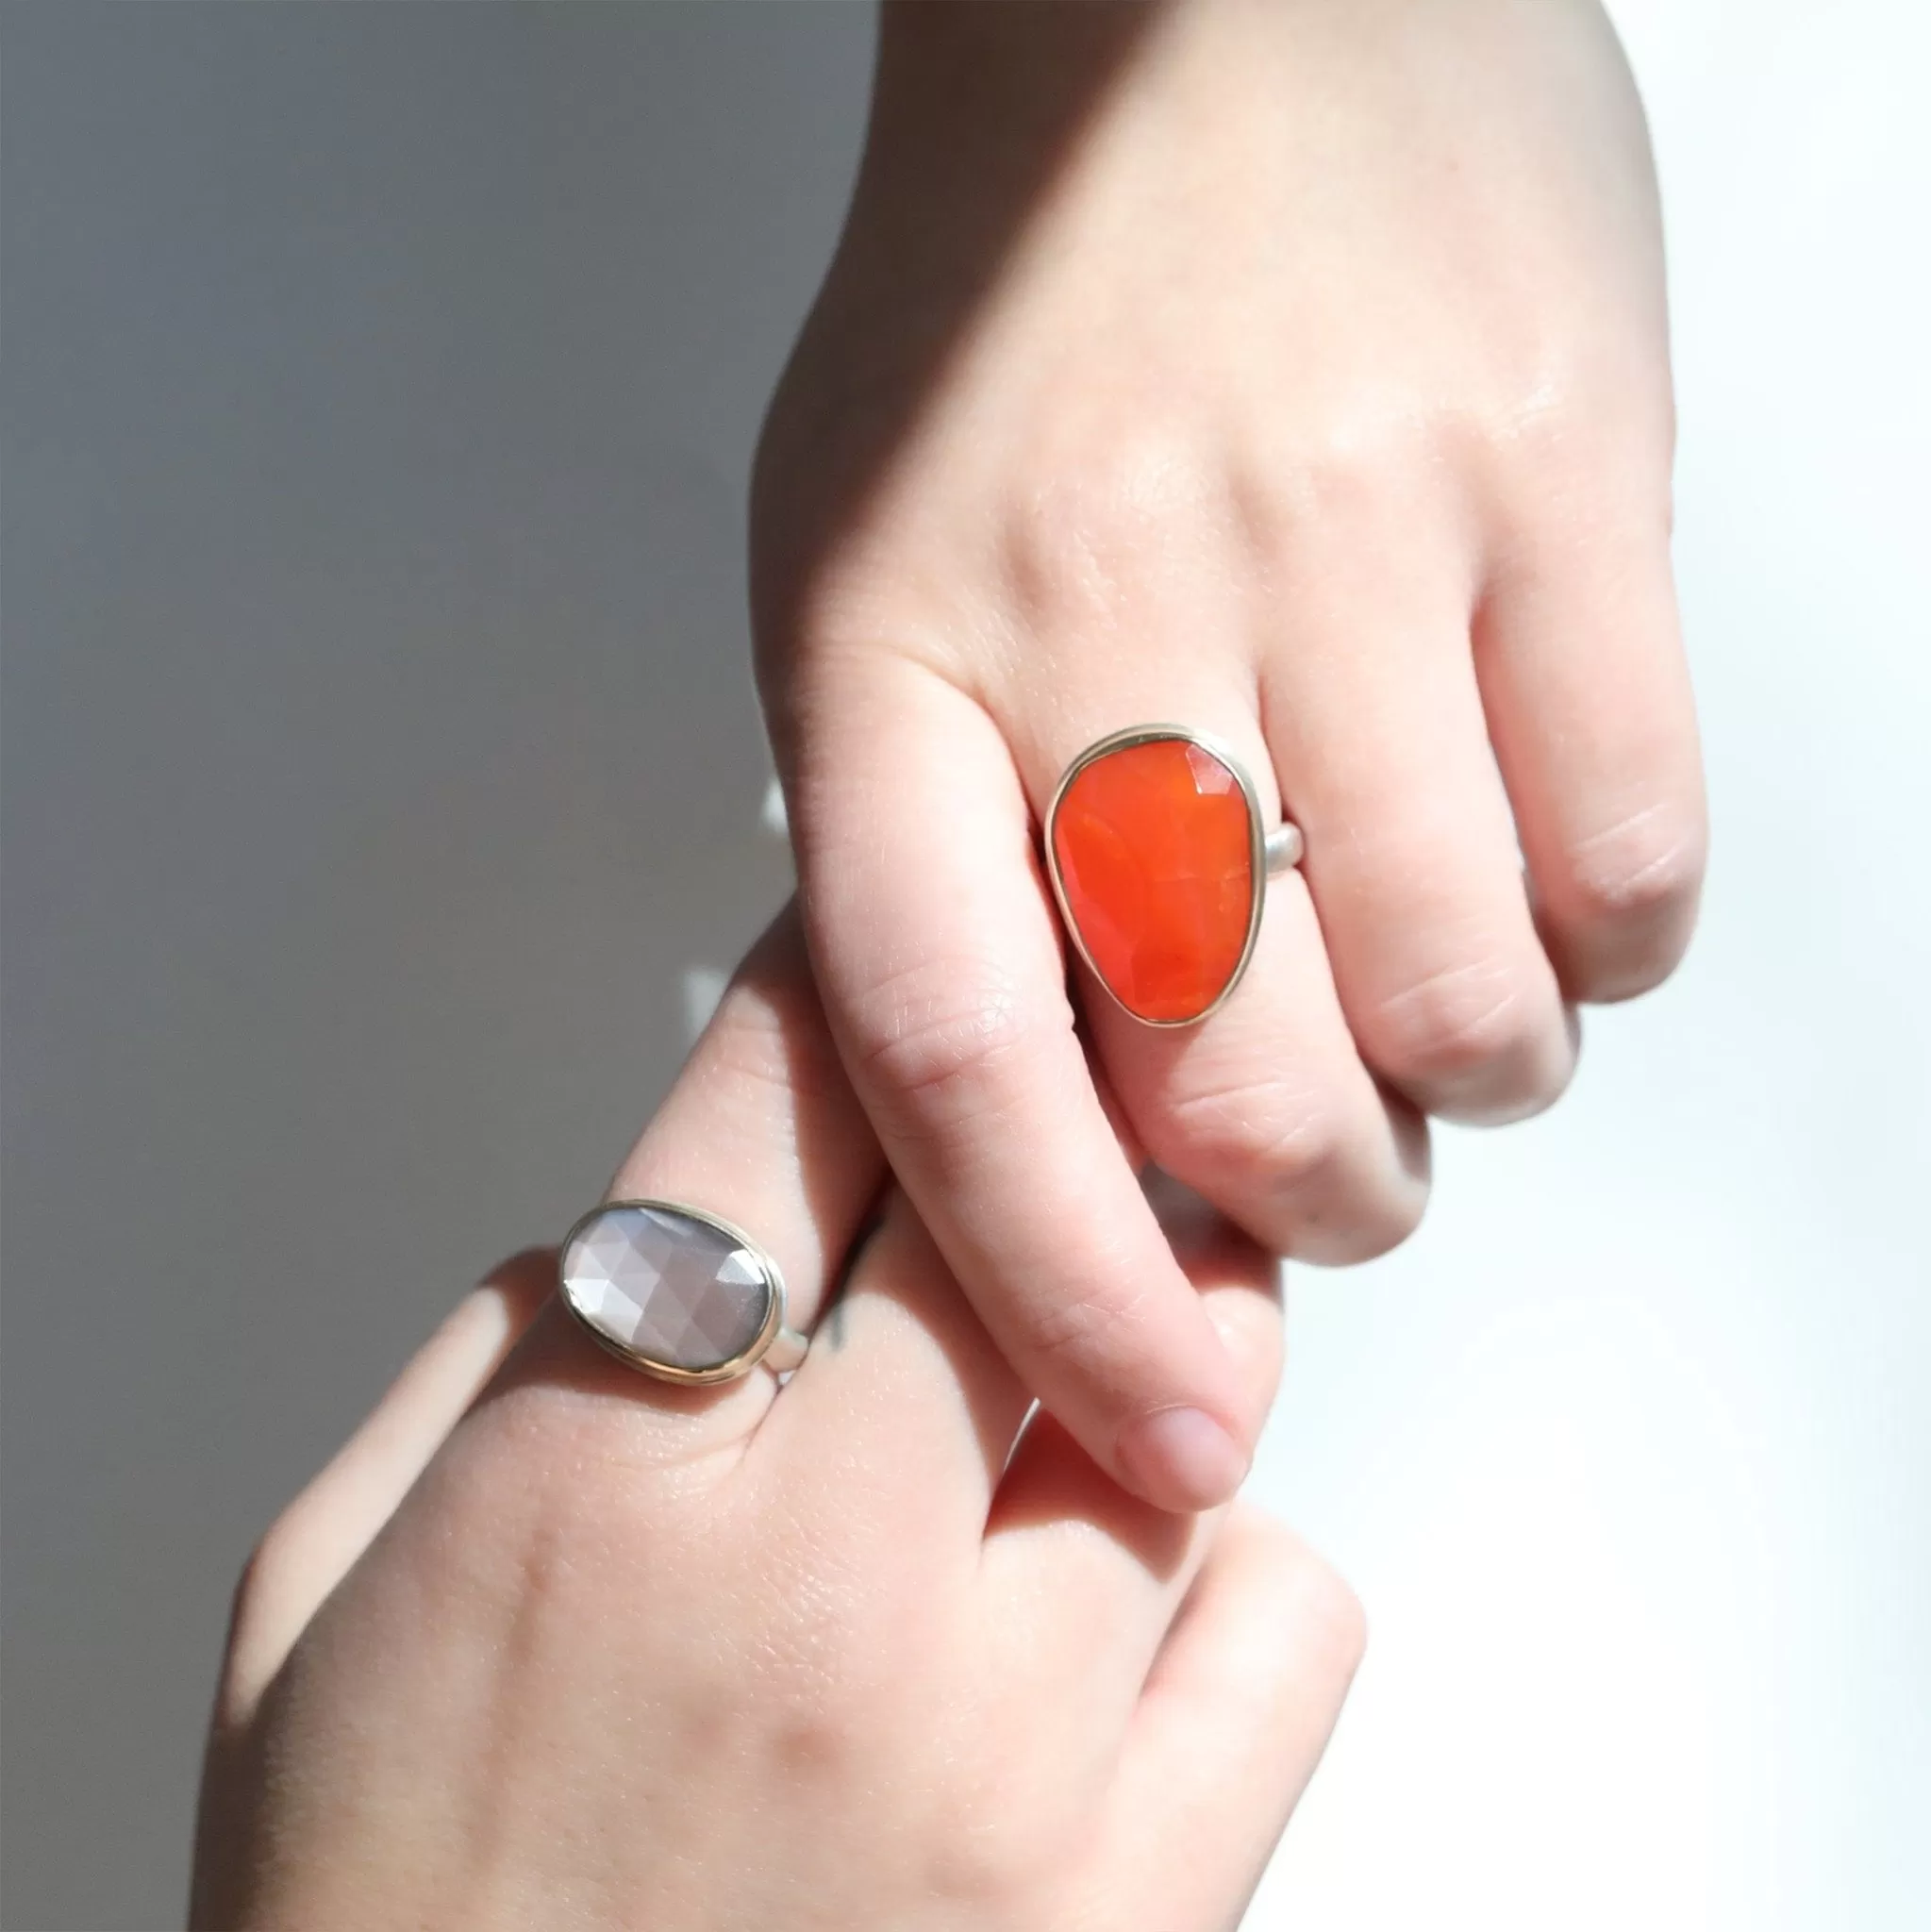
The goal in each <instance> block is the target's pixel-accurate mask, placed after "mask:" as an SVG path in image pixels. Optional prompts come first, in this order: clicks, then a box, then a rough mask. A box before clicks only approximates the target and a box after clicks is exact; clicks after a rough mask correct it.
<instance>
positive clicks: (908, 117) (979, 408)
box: [752, 0, 1705, 1508]
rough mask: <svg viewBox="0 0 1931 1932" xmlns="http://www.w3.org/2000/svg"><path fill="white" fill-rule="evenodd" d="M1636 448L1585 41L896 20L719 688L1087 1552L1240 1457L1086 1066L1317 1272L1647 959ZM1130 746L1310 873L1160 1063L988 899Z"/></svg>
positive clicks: (1699, 842)
mask: <svg viewBox="0 0 1931 1932" xmlns="http://www.w3.org/2000/svg"><path fill="white" fill-rule="evenodd" d="M1672 445H1673V413H1672V402H1671V391H1670V376H1669V360H1668V341H1667V325H1666V316H1665V305H1664V286H1663V274H1662V253H1661V246H1660V239H1659V226H1658V219H1657V209H1656V192H1655V185H1654V179H1653V175H1652V170H1651V164H1650V158H1649V153H1648V148H1647V142H1646V138H1645V133H1644V128H1643V124H1642V117H1641V111H1640V105H1639V103H1638V101H1637V98H1636V94H1635V92H1634V89H1633V87H1632V85H1631V83H1630V79H1629V76H1628V74H1627V72H1626V69H1625V67H1624V65H1623V60H1622V58H1621V54H1620V51H1619V49H1618V47H1617V45H1616V42H1615V40H1614V37H1613V35H1612V33H1611V31H1610V29H1609V27H1608V25H1607V24H1606V20H1605V19H1604V17H1603V15H1602V14H1601V12H1600V11H1599V10H1598V8H1596V7H1595V6H1593V5H1589V4H1583V0H1173V4H1168V5H1163V6H1146V7H1141V6H1127V5H1116V6H1108V7H1102V8H1094V7H1090V6H1074V7H1060V6H1057V5H1050V4H1044V0H1039V4H1029V5H1027V6H1024V7H992V6H973V5H968V6H964V7H957V6H953V5H948V4H938V0H916V4H914V0H906V4H899V5H891V4H888V6H887V8H886V10H885V15H884V26H883V35H882V44H881V54H880V62H879V72H878V79H877V85H876V91H875V98H874V115H873V124H872V127H871V132H870V138H869V142H868V146H867V150H866V154H865V158H864V161H863V165H862V168H861V171H860V175H859V178H858V181H857V188H856V191H855V193H854V197H853V203H852V208H851V213H850V217H849V221H848V225H847V227H846V230H845V233H844V236H843V239H842V241H841V245H840V248H839V250H838V254H837V257H836V259H835V260H834V262H833V264H832V266H831V269H830V271H829V274H828V275H827V277H826V280H825V283H824V289H823V291H822V292H821V294H820V296H819V299H818V302H817V305H816V307H815V308H814V309H813V312H812V314H811V316H810V318H809V321H808V322H807V325H806V327H805V330H804V332H803V335H802V338H801V340H800V341H799V343H798V346H797V348H796V351H795V353H794V355H793V358H792V359H791V364H790V367H789V368H788V370H787V373H786V375H785V376H784V379H783V381H782V383H781V385H780V388H779V391H778V392H777V395H776V397H775V399H774V403H773V405H772V408H771V412H770V416H769V420H768V423H767V425H766V429H765V433H764V438H763V441H762V446H761V449H760V453H759V458H758V463H757V475H756V478H755V487H754V492H753V546H752V548H753V555H752V564H753V590H754V613H755V620H756V632H757V662H758V671H759V678H760V686H761V690H762V692H763V696H764V701H765V706H766V709H767V714H768V717H769V720H770V724H771V728H772V735H773V741H774V745H775V747H776V750H777V755H778V759H779V766H780V771H781V774H782V776H783V779H784V784H785V788H786V793H787V798H788V803H789V807H790V813H791V827H792V832H793V836H794V840H795V842H796V846H797V852H798V858H799V865H800V875H801V881H802V892H803V904H804V908H805V917H806V924H807V931H808V936H809V943H810V949H811V956H812V959H813V963H814V966H815V970H816V973H817V975H818V980H819V984H820V986H821V987H822V989H823V992H824V1000H825V1003H826V1007H827V1009H828V1012H829V1015H830V1021H831V1026H832V1032H833V1035H834V1037H835V1040H836V1042H837V1046H838V1050H839V1053H840V1056H841V1059H842V1062H843V1064H844V1066H845V1068H846V1069H847V1071H848V1073H849V1074H850V1077H851V1081H852V1084H853V1086H854V1087H855V1088H856V1090H857V1093H858V1095H859V1097H860V1100H861V1102H862V1104H863V1106H864V1108H865V1110H866V1113H867V1115H868V1116H869V1118H870V1120H871V1122H872V1124H873V1125H874V1129H875V1130H876V1133H877V1135H878V1137H879V1140H880V1141H881V1142H882V1143H883V1145H884V1148H885V1150H886V1153H887V1155H888V1157H889V1158H890V1160H891V1166H892V1169H893V1171H894V1172H895V1174H897V1176H898V1178H899V1180H900V1181H901V1183H902V1184H903V1186H904V1188H905V1190H906V1191H907V1195H908V1196H909V1197H910V1199H911V1201H912V1202H913V1204H914V1205H915V1206H916V1208H917V1209H918V1211H919V1214H920V1216H921V1218H922V1219H923V1221H924V1224H925V1225H926V1226H927V1227H928V1228H929V1229H930V1231H931V1234H932V1237H933V1239H934V1240H935V1241H936V1242H937V1244H938V1247H939V1249H940V1252H941V1254H942V1255H943V1257H944V1258H945V1260H946V1262H947V1264H948V1266H949V1267H950V1268H951V1270H952V1271H953V1272H954V1274H956V1275H957V1278H958V1280H959V1281H960V1283H961V1284H962V1285H963V1287H964V1290H965V1291H966V1293H967V1294H968V1295H969V1296H970V1297H971V1299H972V1302H973V1304H974V1307H975V1309H976V1310H977V1312H978V1315H979V1316H980V1318H981V1320H982V1321H983V1322H984V1324H985V1325H986V1328H987V1329H988V1331H989V1332H990V1334H991V1336H992V1337H993V1339H994V1341H996V1342H997V1344H998V1346H999V1347H1000V1349H1001V1350H1002V1351H1003V1353H1004V1354H1005V1356H1006V1357H1007V1360H1008V1361H1009V1362H1010V1363H1011V1364H1012V1366H1013V1368H1014V1370H1015V1371H1016V1373H1017V1374H1018V1375H1019V1377H1020V1379H1021V1381H1022V1382H1023V1384H1024V1386H1025V1387H1026V1388H1028V1389H1030V1390H1032V1391H1035V1392H1036V1393H1037V1394H1038V1395H1039V1396H1040V1398H1041V1399H1042V1400H1043V1401H1044V1403H1045V1404H1046V1405H1047V1407H1049V1408H1050V1409H1051V1410H1052V1412H1053V1413H1054V1415H1055V1416H1056V1417H1057V1418H1058V1419H1059V1421H1060V1422H1062V1423H1063V1424H1064V1425H1065V1426H1066V1427H1067V1428H1068V1429H1070V1430H1071V1432H1072V1433H1073V1435H1074V1437H1075V1438H1076V1439H1077V1441H1079V1442H1080V1443H1081V1444H1082V1445H1083V1446H1084V1447H1085V1449H1086V1450H1087V1451H1088V1453H1089V1454H1090V1456H1091V1457H1093V1458H1094V1460H1095V1461H1096V1462H1097V1463H1098V1464H1099V1465H1100V1466H1101V1467H1102V1468H1104V1469H1105V1470H1107V1473H1108V1474H1111V1475H1112V1476H1113V1477H1114V1478H1115V1479H1116V1480H1118V1481H1119V1482H1121V1483H1122V1484H1124V1486H1125V1487H1127V1488H1128V1489H1131V1490H1133V1491H1136V1492H1137V1493H1139V1494H1140V1495H1142V1496H1145V1497H1147V1498H1150V1499H1152V1500H1153V1501H1155V1502H1157V1503H1159V1504H1162V1505H1164V1506H1167V1507H1176V1508H1184V1507H1199V1506H1204V1505H1208V1504H1213V1503H1217V1502H1220V1501H1222V1500H1224V1498H1225V1497H1226V1496H1227V1495H1229V1494H1230V1493H1231V1492H1232V1491H1233V1490H1234V1488H1235V1487H1236V1486H1237V1485H1238V1483H1239V1481H1240V1476H1241V1474H1243V1472H1244V1470H1245V1468H1246V1465H1247V1460H1248V1457H1249V1454H1250V1452H1251V1448H1252V1443H1253V1441H1254V1432H1255V1429H1256V1428H1257V1424H1258V1421H1259V1412H1258V1410H1257V1408H1256V1407H1255V1406H1254V1405H1253V1404H1252V1403H1251V1402H1249V1401H1247V1400H1246V1399H1245V1396H1244V1392H1243V1390H1242V1388H1241V1385H1240V1376H1239V1373H1238V1371H1237V1368H1236V1366H1235V1364H1234V1363H1233V1362H1232V1361H1231V1359H1230V1358H1229V1357H1228V1355H1227V1353H1226V1351H1225V1349H1224V1347H1223V1346H1222V1344H1221V1342H1220V1341H1219V1339H1218V1338H1217V1336H1216V1335H1215V1333H1214V1330H1213V1325H1212V1324H1211V1322H1210V1321H1209V1320H1208V1319H1207V1313H1206V1311H1205V1309H1204V1307H1203V1306H1202V1304H1201V1301H1200V1298H1199V1297H1198V1296H1197V1295H1196V1294H1195V1293H1194V1292H1192V1291H1191V1288H1190V1284H1189V1282H1188V1281H1187V1279H1186V1276H1185V1274H1184V1271H1183V1270H1182V1269H1181V1267H1180V1266H1179V1264H1178V1263H1177V1261H1176V1260H1175V1258H1174V1256H1173V1255H1172V1253H1171V1252H1170V1251H1169V1248H1168V1245H1167V1243H1166V1241H1164V1240H1163V1238H1162V1236H1161V1233H1160V1230H1159V1228H1158V1226H1157V1223H1156V1220H1155V1217H1154V1215H1153V1214H1152V1213H1151V1212H1150V1210H1149V1209H1148V1208H1147V1206H1146V1205H1145V1203H1144V1201H1143V1200H1142V1198H1141V1196H1140V1191H1139V1190H1138V1188H1137V1186H1136V1184H1135V1175H1134V1173H1133V1170H1132V1167H1131V1164H1130V1163H1129V1162H1128V1161H1127V1160H1126V1159H1125V1158H1123V1157H1122V1154H1121V1152H1120V1145H1119V1141H1118V1139H1117V1137H1116V1134H1115V1132H1114V1123H1113V1122H1111V1121H1109V1118H1108V1113H1107V1103H1106V1102H1105V1101H1104V1100H1103V1097H1102V1094H1101V1091H1100V1088H1099V1086H1098V1085H1096V1082H1095V1078H1094V1076H1093V1074H1092V1073H1091V1072H1090V1066H1091V1067H1096V1068H1097V1069H1098V1070H1099V1073H1100V1074H1101V1075H1102V1076H1103V1079H1104V1081H1105V1082H1106V1083H1107V1084H1108V1085H1109V1086H1110V1089H1111V1091H1112V1093H1113V1094H1114V1095H1116V1096H1117V1107H1118V1109H1119V1111H1120V1113H1121V1115H1122V1116H1123V1117H1124V1121H1125V1123H1126V1124H1129V1125H1130V1127H1131V1129H1132V1132H1133V1134H1134V1136H1135V1137H1136V1139H1137V1141H1139V1142H1140V1144H1142V1145H1143V1146H1144V1147H1145V1148H1146V1149H1148V1150H1149V1151H1150V1152H1151V1154H1152V1155H1153V1156H1154V1158H1157V1160H1158V1161H1159V1163H1160V1164H1161V1165H1162V1166H1163V1167H1164V1168H1165V1169H1166V1170H1168V1171H1169V1172H1170V1173H1172V1174H1175V1175H1177V1176H1179V1177H1180V1178H1181V1179H1183V1180H1184V1181H1186V1182H1187V1183H1188V1184H1190V1186H1191V1187H1192V1188H1194V1189H1196V1190H1198V1191H1200V1192H1201V1193H1202V1194H1204V1195H1205V1196H1206V1197H1207V1199H1208V1200H1210V1201H1211V1202H1212V1203H1213V1204H1214V1205H1215V1206H1216V1207H1218V1208H1220V1209H1222V1210H1223V1211H1224V1213H1226V1214H1227V1215H1228V1216H1230V1217H1231V1218H1232V1219H1233V1220H1234V1221H1235V1222H1237V1223H1238V1224H1240V1226H1241V1227H1242V1228H1244V1229H1245V1230H1246V1231H1247V1232H1248V1233H1249V1234H1250V1235H1252V1236H1253V1237H1254V1239H1256V1240H1257V1241H1259V1242H1261V1243H1262V1244H1263V1245H1265V1246H1267V1247H1269V1248H1271V1249H1273V1250H1276V1251H1279V1252H1282V1253H1286V1254H1289V1255H1292V1256H1297V1257H1304V1258H1307V1259H1309V1260H1316V1261H1323V1262H1343V1261H1350V1260H1357V1259H1361V1258H1365V1257H1370V1256H1373V1255H1375V1254H1378V1253H1380V1252H1382V1251H1384V1250H1385V1249H1387V1248H1389V1247H1390V1246H1391V1245H1392V1244H1394V1243H1396V1242H1397V1241H1401V1240H1402V1239H1403V1238H1404V1237H1405V1236H1406V1235H1407V1233H1408V1232H1409V1231H1410V1230H1411V1229H1412V1228H1413V1227H1414V1225H1415V1224H1416V1222H1417V1220H1418V1218H1419V1216H1420V1214H1421V1212H1422V1209H1423V1202H1424V1198H1425V1194H1426V1189H1427V1174H1428V1162H1427V1140H1426V1126H1425V1117H1426V1116H1427V1115H1430V1114H1433V1115H1438V1116H1440V1117H1442V1118H1445V1119H1451V1120H1457V1121H1473V1122H1501V1121H1507V1120H1512V1119H1516V1118H1519V1117H1521V1116H1523V1115H1526V1114H1530V1113H1533V1112H1535V1111H1536V1110H1537V1109H1539V1108H1543V1107H1545V1106H1547V1105H1548V1104H1549V1103H1550V1102H1552V1101H1553V1100H1554V1099H1555V1098H1556V1096H1557V1094H1559V1092H1560V1091H1562V1088H1563V1086H1564V1084H1565V1083H1566V1082H1567V1080H1568V1079H1569V1077H1570V1074H1571V1073H1572V1071H1573V1066H1574V1062H1575V1055H1576V1050H1577V1043H1578V1037H1579V1036H1578V1029H1577V1026H1576V1024H1575V1017H1574V1009H1575V1007H1576V1005H1577V1004H1578V1003H1581V1002H1588V1001H1602V1000H1618V999H1623V998H1626V997H1628V996H1630V995H1632V994H1636V993H1640V992H1641V991H1644V990H1646V989H1648V988H1650V987H1652V986H1654V985H1656V983H1657V982H1658V981H1659V980H1660V979H1662V978H1663V977H1664V976H1665V975H1666V974H1668V973H1669V972H1670V971H1671V969H1672V968H1673V965H1674V964H1675V962H1676V960H1677V959H1678V958H1679V957H1680V955H1681V953H1682V951H1683V949H1684V947H1685V945H1686V943H1687V941H1688V938H1689V934H1690V926H1691V924H1692V921H1693V917H1694V911H1695V905H1696V899H1697V893H1698V889H1699V884H1700V880H1701V876H1702V870H1703V856H1704V846H1705V815H1704V804H1703V793H1702V784H1701V777H1700V773H1699V765H1698V754H1697V744H1696V732H1695V723H1694V717H1693V712H1692V707H1691V700H1690V687H1689V682H1688V678H1687V675H1686V672H1685V667H1684V662H1683V658H1682V654H1681V650H1680V647H1679V641H1678V636H1677V625H1676V614H1675V605H1674V594H1673V583H1672V575H1671V565H1670V558H1669V527H1670V469H1671V460H1672ZM1153 720H1161V721H1178V722H1182V723H1185V724H1190V725H1192V726H1194V727H1196V728H1199V729H1202V730H1206V731H1208V732H1211V733H1213V734H1215V735H1217V736H1218V737H1220V738H1221V739H1223V740H1224V741H1227V742H1228V743H1230V744H1231V745H1232V746H1233V747H1234V748H1235V750H1236V751H1237V752H1238V753H1239V755H1240V758H1242V760H1243V761H1244V762H1245V764H1246V765H1247V767H1248V769H1249V771H1250V772H1251V773H1252V774H1253V775H1254V777H1255V780H1256V782H1257V786H1258V787H1259V790H1260V791H1261V794H1262V797H1263V801H1264V806H1265V809H1266V812H1267V814H1268V817H1269V822H1270V823H1273V821H1274V819H1275V818H1276V817H1277V815H1278V814H1279V813H1280V811H1281V810H1282V808H1283V805H1284V803H1285V808H1286V809H1287V810H1288V811H1289V812H1290V815H1291V816H1292V817H1293V818H1294V819H1295V820H1296V821H1297V822H1298V823H1299V824H1301V825H1302V826H1303V827H1304V829H1305V831H1306V833H1307V861H1306V864H1305V866H1304V868H1303V869H1302V871H1301V872H1300V873H1299V874H1293V875H1290V876H1289V877H1287V878H1284V879H1280V880H1277V881H1276V882H1275V883H1274V885H1273V889H1272V891H1271V892H1270V894H1269V900H1268V908H1267V912H1266V916H1265V919H1264V921H1263V924H1262V928H1261V933H1260V939H1259V943H1258V949H1257V955H1256V957H1255V959H1254V961H1253V964H1252V966H1251V967H1250V969H1249V972H1248V974H1247V977H1246V978H1245V980H1244V981H1243V982H1242V984H1241V985H1240V988H1239V990H1238V991H1236V993H1235V995H1234V996H1233V998H1232V999H1231V1000H1230V1001H1229V1002H1228V1003H1227V1004H1226V1006H1225V1007H1224V1008H1222V1009H1221V1011H1220V1012H1218V1013H1217V1014H1216V1015H1214V1016H1213V1017H1212V1018H1211V1019H1209V1020H1208V1021H1207V1022H1206V1023H1205V1024H1201V1025H1200V1026H1198V1027H1195V1028H1192V1029H1190V1030H1187V1031H1184V1032H1179V1033H1169V1032H1156V1031H1153V1030H1150V1029H1146V1028H1142V1027H1140V1026H1138V1025H1136V1024H1134V1023H1133V1022H1131V1021H1130V1020H1129V1019H1127V1018H1125V1017H1124V1016H1123V1015H1122V1014H1121V1013H1119V1012H1118V1011H1117V1010H1115V1009H1114V1008H1112V1007H1111V1005H1110V1003H1109V1002H1107V1000H1106V999H1105V998H1104V996H1102V995H1099V994H1097V993H1096V992H1095V991H1094V989H1092V988H1091V987H1090V985H1088V984H1086V983H1085V982H1084V980H1083V979H1081V978H1079V977H1078V976H1075V978H1074V982H1073V984H1072V985H1071V986H1070V987H1069V983H1068V979H1067V961H1066V957H1065V953H1064V949H1063V946H1062V943H1061V941H1060V937H1059V933H1058V928H1057V922H1056V918H1055V915H1054V912H1053V908H1052V906H1051V903H1050V898H1049V895H1048V894H1047V893H1046V891H1044V889H1043V887H1042V883H1041V878H1040V867H1039V861H1038V858H1037V850H1036V841H1037V825H1038V823H1039V821H1040V817H1041V815H1042V813H1043V811H1044V808H1045V806H1046V804H1047V802H1048V800H1049V799H1050V797H1051V794H1052V791H1053V789H1054V785H1055V783H1056V781H1057V776H1058V774H1059V773H1060V772H1061V771H1062V770H1063V769H1064V767H1065V766H1066V764H1067V763H1068V762H1069V761H1070V760H1071V758H1073V757H1074V755H1075V754H1076V753H1077V752H1078V751H1080V750H1081V749H1082V748H1083V747H1084V746H1085V745H1087V744H1088V743H1090V741H1093V740H1095V739H1097V738H1099V737H1101V736H1102V735H1104V734H1106V733H1107V732H1110V731H1112V730H1115V729H1117V728H1119V727H1122V726H1124V725H1127V724H1136V723H1144V722H1148V721H1153ZM1518 841H1519V844H1520V851H1518ZM1081 971H1083V969H1081ZM1082 1020H1083V1024H1084V1025H1085V1026H1086V1027H1087V1028H1089V1029H1090V1032H1089V1033H1088V1034H1087V1035H1086V1036H1085V1037H1084V1038H1082V1037H1081V1035H1080V1034H1078V1033H1076V1031H1075V1028H1076V1026H1077V1025H1079V1024H1082ZM1087 1049H1090V1054H1089V1051H1088V1050H1087Z"/></svg>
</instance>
